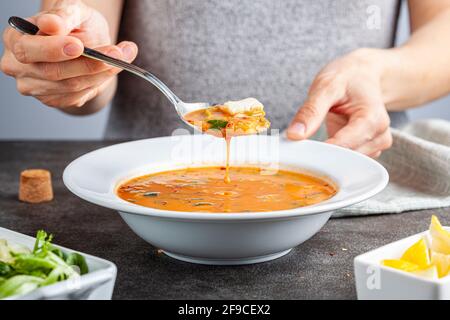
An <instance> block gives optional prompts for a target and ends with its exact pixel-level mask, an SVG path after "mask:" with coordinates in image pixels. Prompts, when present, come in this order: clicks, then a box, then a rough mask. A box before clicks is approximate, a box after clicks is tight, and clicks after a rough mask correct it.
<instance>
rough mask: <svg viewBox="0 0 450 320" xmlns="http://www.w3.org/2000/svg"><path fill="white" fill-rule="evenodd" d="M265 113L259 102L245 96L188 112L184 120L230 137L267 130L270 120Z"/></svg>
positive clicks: (202, 128)
mask: <svg viewBox="0 0 450 320" xmlns="http://www.w3.org/2000/svg"><path fill="white" fill-rule="evenodd" d="M265 115H266V113H265V112H264V106H263V104H262V103H261V102H259V101H258V100H257V99H255V98H247V99H244V100H239V101H228V102H225V103H224V104H223V105H214V106H210V107H208V108H205V109H199V110H196V111H193V112H189V113H187V114H186V115H185V116H184V120H185V121H187V122H188V123H189V124H191V125H193V126H194V127H196V128H197V129H199V130H201V131H202V132H205V133H207V134H211V135H213V136H216V137H223V138H231V137H234V136H242V135H249V134H256V133H259V132H261V131H264V130H267V128H269V127H270V122H269V121H268V120H267V119H266V118H265Z"/></svg>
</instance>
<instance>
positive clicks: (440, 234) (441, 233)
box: [430, 216, 450, 254]
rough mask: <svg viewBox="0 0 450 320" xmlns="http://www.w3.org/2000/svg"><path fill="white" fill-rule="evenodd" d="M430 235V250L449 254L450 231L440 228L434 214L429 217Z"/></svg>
mask: <svg viewBox="0 0 450 320" xmlns="http://www.w3.org/2000/svg"><path fill="white" fill-rule="evenodd" d="M430 235H431V251H434V252H437V253H442V254H450V232H448V231H447V230H445V229H444V228H442V225H441V223H440V222H439V219H438V218H437V217H436V216H432V217H431V224H430Z"/></svg>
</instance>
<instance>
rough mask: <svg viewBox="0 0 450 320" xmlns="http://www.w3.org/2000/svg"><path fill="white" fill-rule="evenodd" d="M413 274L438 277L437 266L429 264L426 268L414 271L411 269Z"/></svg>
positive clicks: (423, 276)
mask: <svg viewBox="0 0 450 320" xmlns="http://www.w3.org/2000/svg"><path fill="white" fill-rule="evenodd" d="M412 273H413V274H415V275H417V276H419V277H422V278H427V279H434V280H436V279H438V278H439V271H438V268H437V267H436V266H435V265H432V266H429V267H428V268H426V269H419V270H416V271H412Z"/></svg>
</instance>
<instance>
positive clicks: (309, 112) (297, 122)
mask: <svg viewBox="0 0 450 320" xmlns="http://www.w3.org/2000/svg"><path fill="white" fill-rule="evenodd" d="M311 89H312V90H311V91H310V93H309V95H308V98H307V100H306V101H305V103H304V104H303V106H302V107H301V108H300V109H299V110H298V112H297V114H296V115H295V117H294V119H293V120H292V122H291V124H290V125H289V128H288V130H287V136H288V138H289V139H291V140H303V139H307V138H309V137H310V136H312V135H313V134H314V133H316V131H317V130H318V129H319V127H320V125H321V123H322V122H323V120H324V119H325V117H326V115H327V113H328V111H329V110H330V109H331V107H333V105H334V104H336V102H338V100H339V99H338V98H337V97H338V93H339V92H338V90H336V89H335V90H331V88H330V89H328V88H327V89H325V88H323V87H322V88H321V87H320V86H319V87H318V88H317V89H314V87H312V88H311Z"/></svg>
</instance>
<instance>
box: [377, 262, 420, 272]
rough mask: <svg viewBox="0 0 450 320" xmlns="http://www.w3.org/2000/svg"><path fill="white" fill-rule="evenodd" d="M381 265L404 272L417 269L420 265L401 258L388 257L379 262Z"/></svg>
mask: <svg viewBox="0 0 450 320" xmlns="http://www.w3.org/2000/svg"><path fill="white" fill-rule="evenodd" d="M381 263H382V264H383V266H386V267H391V268H394V269H397V270H402V271H405V272H413V271H419V270H420V267H419V266H418V265H417V264H415V263H411V262H408V261H405V260H401V259H389V260H383V261H382V262H381Z"/></svg>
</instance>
